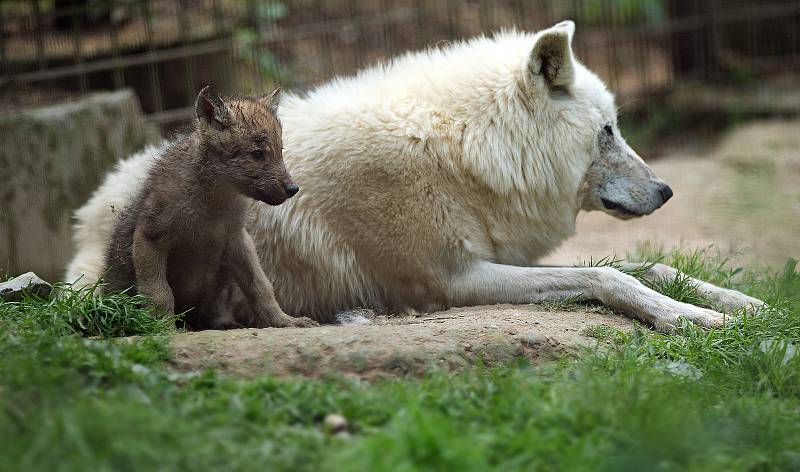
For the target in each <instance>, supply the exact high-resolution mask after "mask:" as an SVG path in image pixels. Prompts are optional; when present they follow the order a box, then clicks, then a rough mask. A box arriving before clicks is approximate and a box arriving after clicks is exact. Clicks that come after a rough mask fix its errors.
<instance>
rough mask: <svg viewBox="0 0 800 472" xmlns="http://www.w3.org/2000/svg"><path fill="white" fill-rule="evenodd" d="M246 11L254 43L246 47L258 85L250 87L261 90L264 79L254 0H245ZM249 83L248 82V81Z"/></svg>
mask: <svg viewBox="0 0 800 472" xmlns="http://www.w3.org/2000/svg"><path fill="white" fill-rule="evenodd" d="M247 11H248V16H249V20H250V22H249V23H250V24H249V26H250V29H251V30H252V31H253V35H254V38H255V39H254V41H252V42H251V43H250V44H248V45H247V47H249V48H250V51H251V55H252V61H253V65H254V66H255V68H256V77H257V78H258V84H257V86H256V87H252V84H251V87H250V88H251V89H263V88H264V77H263V74H262V71H261V41H262V37H261V21H260V20H261V18H260V16H259V13H258V8H257V7H256V2H255V0H247ZM248 82H249V80H248Z"/></svg>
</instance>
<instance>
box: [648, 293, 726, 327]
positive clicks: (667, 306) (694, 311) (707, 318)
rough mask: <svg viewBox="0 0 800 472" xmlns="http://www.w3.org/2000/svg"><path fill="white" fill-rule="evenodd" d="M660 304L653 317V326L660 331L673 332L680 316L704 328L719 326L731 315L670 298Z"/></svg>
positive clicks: (678, 323)
mask: <svg viewBox="0 0 800 472" xmlns="http://www.w3.org/2000/svg"><path fill="white" fill-rule="evenodd" d="M667 300H669V301H668V302H666V303H663V304H661V306H660V307H659V308H658V313H657V314H656V316H655V317H654V319H655V321H654V323H653V326H654V327H655V328H656V329H657V330H659V331H662V332H668V333H669V332H674V331H675V329H676V328H678V327H679V326H680V325H681V321H680V320H681V318H683V319H686V320H689V321H691V322H692V323H694V324H696V325H698V326H702V327H704V328H721V327H722V326H724V325H725V323H727V322H729V321H730V320H731V317H730V316H728V315H725V314H723V313H720V312H718V311H714V310H710V309H708V308H702V307H699V306H695V305H690V304H688V303H683V302H678V301H675V300H672V299H667Z"/></svg>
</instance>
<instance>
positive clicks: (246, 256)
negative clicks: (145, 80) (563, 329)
mask: <svg viewBox="0 0 800 472" xmlns="http://www.w3.org/2000/svg"><path fill="white" fill-rule="evenodd" d="M278 91H279V89H275V90H274V91H273V92H272V93H270V94H269V95H266V96H263V97H254V98H243V99H236V100H229V101H227V102H226V101H223V100H222V99H221V98H220V97H219V95H217V94H216V92H214V91H213V90H212V89H211V88H210V87H205V88H204V89H203V90H202V91H201V92H200V94H199V95H198V97H197V102H196V104H195V111H196V114H197V120H196V122H195V125H194V129H193V130H192V131H191V132H190V133H189V134H187V135H185V136H182V137H179V138H178V139H176V140H175V141H174V142H173V143H171V144H170V145H168V146H166V147H165V148H164V149H163V150H162V155H161V156H160V158H159V159H156V160H154V162H153V164H152V166H151V167H150V169H149V173H148V175H147V177H146V179H145V182H144V184H143V186H142V190H141V191H140V192H139V194H138V195H137V196H136V198H134V199H133V201H132V203H131V204H130V205H129V206H128V207H127V208H125V209H124V210H122V213H121V215H120V216H119V219H118V220H117V223H116V226H115V227H114V232H113V235H112V238H111V241H110V244H109V246H108V251H107V254H106V259H107V260H106V262H107V265H106V267H108V271H107V274H106V280H105V282H106V288H105V290H124V289H128V288H132V289H131V290H132V291H133V292H134V293H140V294H144V295H147V296H148V297H150V299H152V301H153V304H154V306H155V308H157V309H160V310H162V311H164V312H166V313H176V312H178V313H179V312H183V311H186V310H189V309H191V310H190V311H189V313H188V314H187V319H186V322H187V324H188V325H189V326H190V327H191V328H192V329H225V328H234V327H241V326H250V327H268V326H274V327H284V326H313V325H316V324H317V323H316V322H315V321H313V320H311V319H309V318H302V317H298V318H293V317H291V316H289V315H287V314H286V313H284V312H283V310H282V309H281V308H280V306H279V305H278V302H277V301H276V300H275V295H274V293H273V289H272V284H271V283H270V281H269V280H268V279H267V276H266V275H265V274H264V270H263V269H262V268H261V265H260V263H259V259H258V256H257V254H256V250H255V245H254V244H253V240H252V238H251V237H250V235H249V234H248V233H247V232H246V231H245V229H244V225H245V218H246V215H247V207H248V200H247V198H245V197H249V198H252V199H255V200H260V201H262V202H265V203H267V204H269V205H280V204H281V203H283V202H284V201H286V199H288V198H291V197H292V196H294V195H295V194H296V193H297V192H298V191H299V190H300V188H299V187H298V186H297V184H296V183H295V182H294V181H293V180H292V177H291V176H290V175H289V172H288V171H287V170H286V167H285V165H284V162H283V155H282V141H281V125H280V122H279V121H278V118H277V117H276V115H275V108H276V104H277V94H278ZM237 286H238V289H239V290H241V292H242V293H243V294H244V298H245V299H246V300H247V303H248V305H249V310H242V311H243V312H246V314H245V313H241V312H237V313H234V310H233V308H232V306H231V304H230V303H229V302H228V300H230V299H231V298H233V297H232V296H231V293H232V291H235V290H236V289H237ZM242 318H247V319H242Z"/></svg>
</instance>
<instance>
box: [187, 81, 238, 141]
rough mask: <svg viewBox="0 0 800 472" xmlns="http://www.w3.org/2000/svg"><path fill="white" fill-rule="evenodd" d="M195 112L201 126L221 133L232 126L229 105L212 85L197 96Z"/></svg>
mask: <svg viewBox="0 0 800 472" xmlns="http://www.w3.org/2000/svg"><path fill="white" fill-rule="evenodd" d="M194 110H195V114H197V119H198V120H199V121H200V124H201V125H204V126H210V127H212V128H214V129H216V130H218V131H220V130H223V129H225V128H227V127H228V125H229V124H230V121H229V117H230V112H229V110H228V107H227V105H225V102H223V101H222V98H220V96H219V95H218V94H217V92H216V91H214V89H212V88H211V86H210V85H206V86H205V87H203V90H201V91H200V93H199V94H198V95H197V101H196V102H195V104H194Z"/></svg>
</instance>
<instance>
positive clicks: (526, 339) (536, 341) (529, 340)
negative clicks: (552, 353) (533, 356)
mask: <svg viewBox="0 0 800 472" xmlns="http://www.w3.org/2000/svg"><path fill="white" fill-rule="evenodd" d="M519 340H520V341H522V343H523V344H526V345H528V346H539V345H541V344H544V343H545V342H546V341H547V337H546V336H542V335H541V334H539V333H537V332H536V331H534V330H532V329H529V330H528V331H527V332H525V334H522V335H520V336H519Z"/></svg>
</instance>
